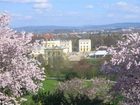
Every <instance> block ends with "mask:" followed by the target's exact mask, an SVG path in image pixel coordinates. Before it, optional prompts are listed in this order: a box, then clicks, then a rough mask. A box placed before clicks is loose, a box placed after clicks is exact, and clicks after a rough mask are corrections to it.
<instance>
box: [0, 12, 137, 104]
mask: <svg viewBox="0 0 140 105" xmlns="http://www.w3.org/2000/svg"><path fill="white" fill-rule="evenodd" d="M8 25H9V17H8V16H7V15H6V14H2V15H0V104H1V105H140V34H139V33H133V34H127V35H124V36H122V40H121V41H118V43H117V45H115V46H114V47H113V46H111V47H109V48H108V52H109V53H110V56H108V57H105V58H100V59H82V60H81V61H78V62H69V61H67V62H66V61H65V62H66V63H65V64H64V63H61V62H60V63H61V64H57V65H58V66H55V68H51V66H50V65H42V64H41V63H40V62H38V60H36V59H34V58H32V57H31V56H30V53H31V52H32V50H33V49H32V48H33V46H37V45H38V43H31V40H32V34H28V33H25V32H22V33H17V32H15V31H13V30H12V29H10V28H9V27H8Z"/></svg>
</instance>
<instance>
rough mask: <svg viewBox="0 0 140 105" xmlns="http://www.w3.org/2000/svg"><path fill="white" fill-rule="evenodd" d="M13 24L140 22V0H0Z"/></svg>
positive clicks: (20, 25)
mask: <svg viewBox="0 0 140 105" xmlns="http://www.w3.org/2000/svg"><path fill="white" fill-rule="evenodd" d="M2 12H6V13H8V14H9V15H10V16H11V24H10V25H11V26H12V27H22V26H47V25H56V26H81V25H103V24H112V23H122V22H140V0H0V13H2Z"/></svg>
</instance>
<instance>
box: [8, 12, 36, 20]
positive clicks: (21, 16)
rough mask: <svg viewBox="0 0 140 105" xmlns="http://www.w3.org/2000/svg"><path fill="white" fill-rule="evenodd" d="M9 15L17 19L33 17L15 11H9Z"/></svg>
mask: <svg viewBox="0 0 140 105" xmlns="http://www.w3.org/2000/svg"><path fill="white" fill-rule="evenodd" d="M11 17H14V18H16V19H19V20H31V19H32V18H33V17H32V16H30V15H22V14H17V13H11Z"/></svg>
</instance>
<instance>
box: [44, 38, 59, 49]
mask: <svg viewBox="0 0 140 105" xmlns="http://www.w3.org/2000/svg"><path fill="white" fill-rule="evenodd" d="M59 46H60V40H52V41H47V42H46V47H47V48H53V47H59Z"/></svg>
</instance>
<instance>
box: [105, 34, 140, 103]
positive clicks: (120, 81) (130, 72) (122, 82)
mask: <svg viewBox="0 0 140 105" xmlns="http://www.w3.org/2000/svg"><path fill="white" fill-rule="evenodd" d="M109 52H110V53H111V54H112V59H111V61H110V62H108V63H106V64H105V65H104V66H103V70H104V71H105V72H106V73H111V74H112V73H115V75H117V77H118V78H117V83H116V85H115V89H116V90H117V91H118V92H120V93H122V95H123V96H124V97H125V100H124V103H123V105H140V35H139V33H132V34H127V35H125V36H124V39H123V40H122V41H119V42H118V44H117V46H116V47H111V48H109Z"/></svg>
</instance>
